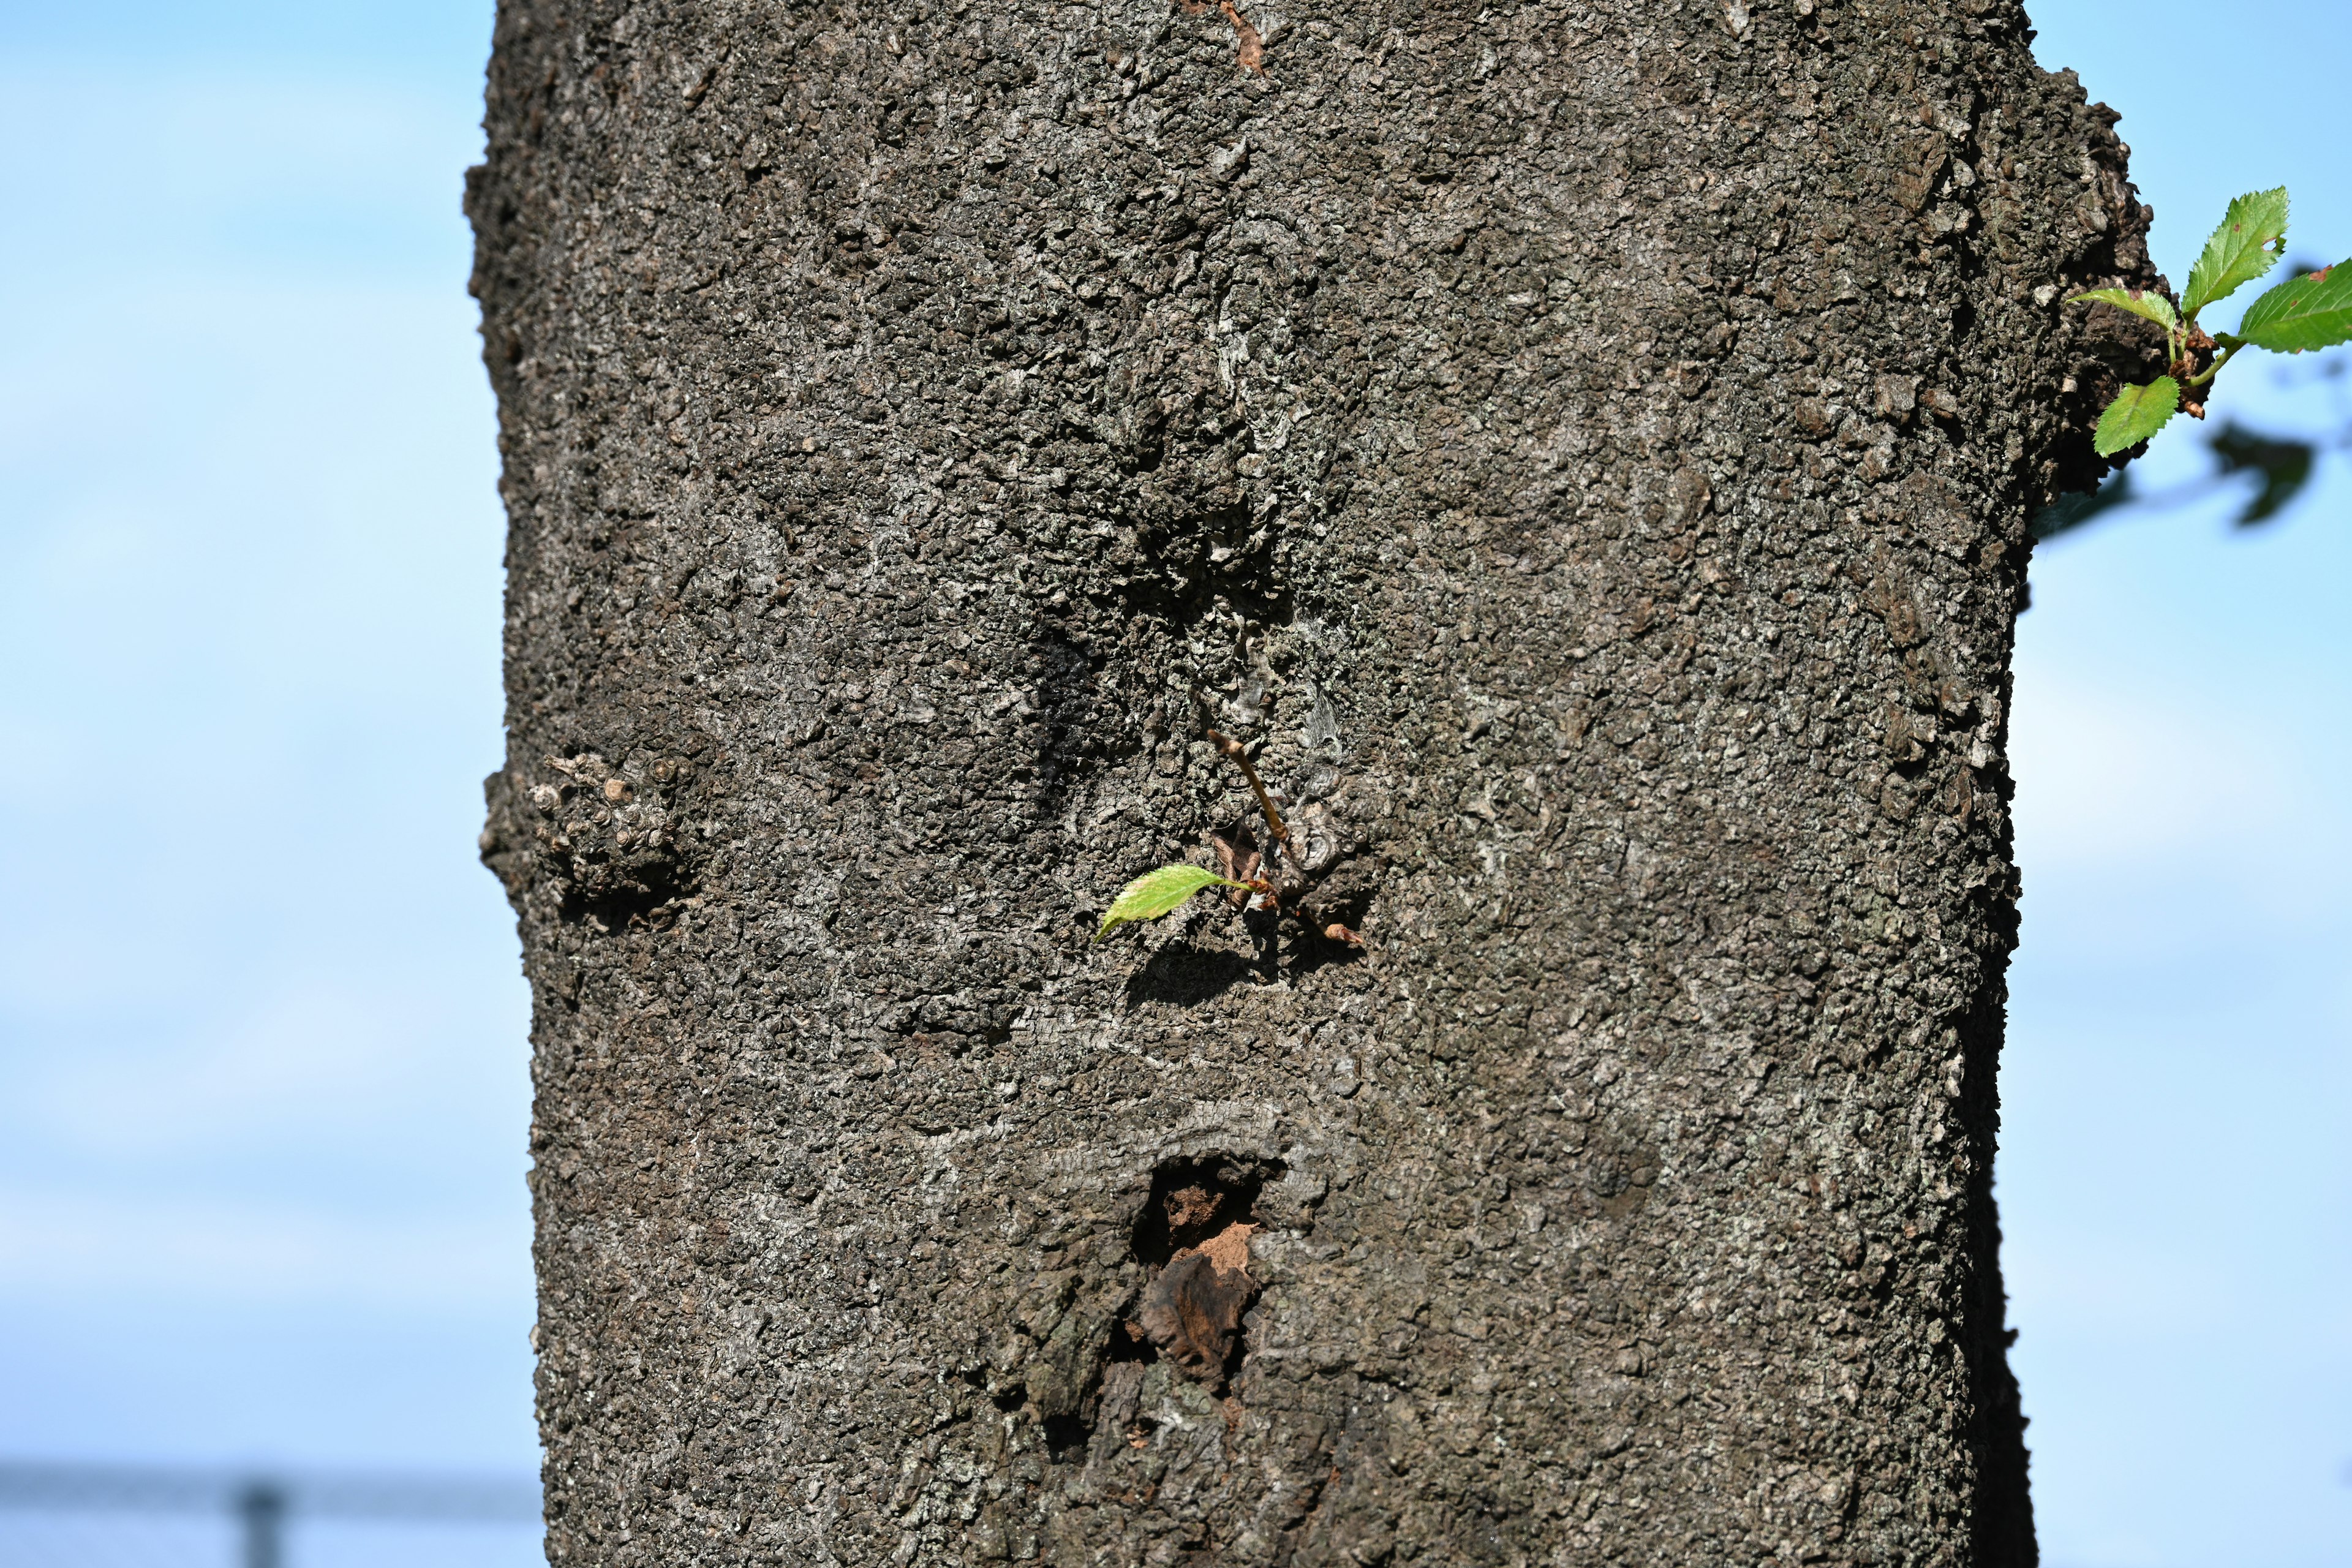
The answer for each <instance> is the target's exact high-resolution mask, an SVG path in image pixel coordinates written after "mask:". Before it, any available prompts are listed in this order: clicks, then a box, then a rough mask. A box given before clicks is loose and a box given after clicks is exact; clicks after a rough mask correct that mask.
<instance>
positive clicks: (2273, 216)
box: [2180, 185, 2286, 316]
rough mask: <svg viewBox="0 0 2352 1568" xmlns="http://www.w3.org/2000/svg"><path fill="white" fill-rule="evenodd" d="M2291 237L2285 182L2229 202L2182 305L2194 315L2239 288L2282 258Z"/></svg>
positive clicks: (2192, 273)
mask: <svg viewBox="0 0 2352 1568" xmlns="http://www.w3.org/2000/svg"><path fill="white" fill-rule="evenodd" d="M2285 240H2286V187H2285V186H2284V185H2281V186H2280V187H2279V188H2278V189H2277V190H2274V191H2249V192H2247V193H2246V194H2245V195H2242V196H2240V197H2239V198H2238V199H2237V200H2236V201H2233V202H2231V204H2230V210H2229V212H2228V213H2226V214H2224V215H2223V216H2222V218H2221V227H2219V228H2217V229H2215V230H2214V231H2213V237H2211V238H2210V239H2208V240H2207V241H2206V242H2205V254H2204V255H2202V256H2200V257H2199V258H2197V265H2196V266H2194V267H2192V268H2189V292H2188V293H2186V294H2183V295H2182V296H2181V297H2180V308H2181V309H2182V310H2186V311H2187V312H2188V313H2189V314H2190V315H2191V316H2194V315H2195V314H2196V313H2197V312H2198V311H2200V310H2203V309H2204V308H2205V307H2206V306H2208V305H2210V304H2211V303H2212V302H2213V301H2214V300H2224V299H2227V298H2229V297H2230V296H2231V294H2234V293H2236V292H2237V290H2238V288H2239V286H2240V285H2241V284H2244V283H2252V281H2253V280H2254V279H2257V278H2260V277H2261V276H2262V275H2263V273H2265V272H2268V271H2269V270H2270V269H2271V268H2273V267H2274V266H2276V265H2277V264H2278V258H2279V250H2280V248H2281V247H2283V245H2284V242H2285Z"/></svg>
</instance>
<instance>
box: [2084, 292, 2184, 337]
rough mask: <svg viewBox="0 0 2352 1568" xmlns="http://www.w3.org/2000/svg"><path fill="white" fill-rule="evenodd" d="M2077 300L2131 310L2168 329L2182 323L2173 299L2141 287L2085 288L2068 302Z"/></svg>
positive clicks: (2136, 314) (2134, 313)
mask: <svg viewBox="0 0 2352 1568" xmlns="http://www.w3.org/2000/svg"><path fill="white" fill-rule="evenodd" d="M2075 300H2097V301H2098V302H2099V303H2100V304H2102V305H2113V306H2114V307H2115V308H2116V310H2129V311H2130V312H2131V313H2132V314H2133V315H2135V316H2145V317H2147V319H2148V320H2149V321H2154V322H2155V323H2156V324H2157V325H2158V326H2159V327H2162V328H2163V329H2164V330H2165V331H2172V329H2173V328H2175V327H2177V326H2179V325H2180V318H2179V316H2177V315H2175V314H2174V313H2173V310H2172V301H2171V300H2168V299H2166V298H2165V297H2164V296H2163V295H2161V294H2158V293H2153V292H2150V291H2147V290H2145V289H2084V290H2083V292H2081V293H2080V294H2070V295H2068V296H2067V298H2066V302H2067V303H2068V304H2070V305H2071V304H2073V303H2074V301H2075Z"/></svg>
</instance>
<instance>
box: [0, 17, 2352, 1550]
mask: <svg viewBox="0 0 2352 1568" xmlns="http://www.w3.org/2000/svg"><path fill="white" fill-rule="evenodd" d="M2033 11H2034V15H2035V18H2036V21H2037V23H2038V24H2039V26H2041V29H2042V33H2041V37H2040V39H2039V41H2038V43H2037V46H2036V47H2037V50H2038V52H2039V53H2040V56H2041V58H2042V62H2043V64H2045V65H2047V66H2050V67H2052V68H2059V67H2073V68H2075V69H2077V70H2079V71H2080V72H2081V74H2082V76H2083V79H2084V82H2085V84H2086V85H2087V86H2088V88H2089V89H2090V91H2091V93H2092V96H2094V97H2095V98H2101V99H2105V100H2106V101H2107V102H2109V103H2111V104H2113V105H2115V106H2116V108H2117V109H2119V110H2122V111H2123V113H2124V117H2125V118H2124V121H2123V124H2122V126H2121V127H2120V130H2121V132H2122V133H2123V134H2124V136H2125V137H2126V140H2128V141H2129V142H2131V144H2132V146H2133V150H2134V156H2133V168H2134V172H2135V174H2136V175H2137V179H2138V181H2139V184H2140V188H2141V191H2142V194H2143V195H2144V196H2145V197H2146V198H2147V200H2149V201H2151V202H2152V203H2153V204H2154V205H2155V206H2156V209H2157V213H2158V220H2157V228H2156V237H2155V242H2156V249H2157V254H2158V262H2159V264H2160V265H2162V266H2163V267H2164V268H2166V269H2167V271H2168V272H2169V273H2170V275H2171V277H2172V279H2173V281H2174V282H2175V283H2176V284H2179V283H2180V282H2182V281H2184V280H2185V279H2186V275H2187V271H2188V265H2189V260H2190V259H2191V258H2193V256H2194V253H2195V251H2196V249H2197V247H2199V246H2200V243H2201V241H2202V239H2203V237H2204V235H2205V233H2206V232H2207V230H2208V229H2209V228H2210V226H2212V224H2213V223H2214V222H2215V221H2216V220H2217V219H2218V218H2219V216H2220V215H2221V211H2222V208H2223V207H2224V205H2226V203H2227V201H2228V199H2229V198H2230V197H2231V195H2235V194H2237V193H2238V192H2240V191H2242V190H2246V189H2249V188H2252V187H2255V186H2266V185H2272V184H2287V185H2289V186H2290V187H2291V188H2292V189H2293V191H2294V196H2295V207H2296V213H2297V219H2296V223H2295V226H2294V230H2293V233H2292V234H2291V237H2290V241H2289V250H2290V253H2291V254H2292V255H2294V256H2296V257H2307V258H2312V259H2314V260H2316V261H2333V260H2338V259H2341V258H2344V257H2345V256H2347V254H2352V175H2347V172H2346V168H2345V165H2344V163H2343V160H2342V159H2341V157H2340V155H2339V153H2338V149H2339V147H2340V140H2341V139H2340V135H2339V133H2338V132H2337V116H2336V112H2335V111H2336V109H2337V107H2338V104H2337V100H2338V98H2339V96H2340V94H2341V90H2342V88H2341V84H2342V81H2343V79H2344V76H2345V70H2346V67H2347V63H2352V20H2347V18H2346V17H2345V16H2343V15H2341V14H2340V13H2338V12H2337V11H2336V10H2334V9H2332V8H2326V7H2312V6H2309V5H2298V6H2294V7H2290V6H2288V5H2284V4H2272V3H2269V0H2263V3H2260V4H2254V3H2247V4H2241V5H2236V6H2234V7H2232V8H2231V11H2230V13H2229V16H2228V19H2227V24H2226V26H2225V27H2224V28H2223V29H2222V30H2221V32H2220V33H2219V34H2218V36H2208V35H2200V34H2198V33H2196V32H2195V31H2194V29H2195V28H2196V27H2197V26H2200V23H2201V22H2202V19H2204V18H2209V17H2210V16H2213V15H2215V13H2212V12H2210V10H2207V9H2205V8H2203V7H2191V6H2190V5H2186V4H2181V3H2178V0H2147V3H2145V4H2140V5H2133V6H2131V7H2129V8H2128V10H2126V8H2125V7H2122V6H2120V5H2115V4H2113V3H2112V0H2109V3H2102V4H2093V3H2090V0H2043V3H2042V4H2041V5H2036V6H2034V7H2033ZM2126 16H2127V17H2128V26H2125V25H2123V23H2122V18H2125V17H2126ZM489 23H490V6H489V4H488V0H397V3H394V0H373V3H369V4H361V3H357V0H178V3H176V4H161V3H152V0H147V3H131V0H122V3H112V0H80V3H79V4H77V5H70V6H66V5H32V4H27V3H26V0H0V213H4V214H5V225H6V226H5V233H6V236H7V238H8V243H7V244H6V245H5V246H0V298H5V300H6V304H5V310H4V311H0V321H5V325H6V331H5V333H0V668H5V670H6V671H7V674H6V677H5V679H0V733H4V734H5V735H6V736H7V737H8V746H7V752H6V754H8V755H12V756H14V757H15V758H16V762H15V763H13V764H12V765H10V766H8V767H6V768H5V769H0V813H5V817H6V819H7V820H8V821H9V822H11V823H12V824H13V825H14V826H13V827H12V828H11V829H10V830H9V831H8V832H7V833H6V834H5V836H0V887H5V892H6V896H5V899H0V1564H11V1565H13V1564H33V1563H77V1564H79V1563H124V1564H149V1563H184V1564H190V1565H202V1564H212V1563H233V1562H240V1561H243V1562H248V1563H250V1562H254V1561H257V1559H255V1558H253V1557H251V1556H250V1555H247V1556H240V1555H239V1553H240V1552H248V1550H249V1549H248V1547H247V1545H246V1544H245V1543H246V1542H248V1541H250V1540H252V1539H257V1531H258V1532H259V1533H262V1534H267V1535H268V1536H269V1537H270V1538H271V1539H273V1540H275V1541H276V1542H278V1548H277V1549H278V1552H280V1553H281V1560H282V1561H283V1562H284V1563H287V1564H289V1565H299V1568H325V1565H328V1564H359V1563H394V1562H402V1563H412V1562H417V1561H430V1562H434V1563H451V1564H476V1563H478V1564H482V1565H485V1568H488V1565H489V1564H499V1565H507V1564H516V1565H520V1564H522V1563H530V1562H534V1561H536V1560H537V1557H538V1533H537V1530H536V1527H535V1525H534V1524H533V1523H532V1522H531V1515H532V1508H533V1501H532V1500H533V1498H534V1497H535V1491H534V1483H533V1472H534V1467H535V1464H536V1454H537V1447H536V1441H535V1436H534V1433H533V1429H532V1426H531V1414H530V1352H529V1349H528V1346H527V1343H526V1337H525V1336H526V1334H527V1331H528V1330H529V1328H530V1321H531V1318H532V1306H531V1283H530V1254H529V1242H530V1226H529V1215H528V1205H527V1201H526V1197H525V1194H524V1189H523V1183H522V1175H523V1169H524V1164H525V1155H524V1148H525V1131H526V1126H527V1120H528V1114H529V1111H528V1096H529V1086H528V1078H527V1071H526V1047H525V1040H524V1030H525V1024H526V1014H527V1003H526V997H525V994H524V990H523V987H522V984H521V982H520V978H519V975H518V971H517V963H516V954H515V947H514V937H513V933H512V928H511V925H510V923H509V919H508V916H507V911H506V909H505V907H504V904H503V901H502V900H501V898H500V896H499V889H498V888H497V886H496V884H495V883H493V882H492V880H491V879H490V878H489V876H488V874H487V873H486V872H484V871H482V870H481V869H480V868H478V866H477V865H476V864H475V862H474V858H473V843H474V837H475V833H476V831H477V829H478V825H479V821H480V816H481V802H480V795H479V780H480V778H481V776H482V775H483V774H484V773H488V771H489V770H490V769H491V768H492V767H494V766H496V765H497V764H498V763H499V757H500V745H501V742H500V731H499V669H498V656H499V551H500V533H501V527H502V523H501V519H500V516H499V508H498V503H497V495H496V490H495V479H496V472H497V453H496V448H495V445H494V425H493V420H492V411H491V407H490V402H489V397H488V391H487V388H486V386H485V384H484V380H483V376H482V373H481V369H480V366H479V363H478V359H477V345H476V340H475V336H474V324H475V311H474V307H473V303H472V301H471V300H468V299H467V296H466V293H465V279H466V274H467V262H468V244H469V241H468V237H467V231H466V227H465V224H464V222H463V219H462V218H461V216H460V215H459V213H458V206H457V202H458V190H459V183H460V179H461V176H462V174H463V171H464V170H465V168H466V166H467V164H469V163H473V162H475V161H476V160H477V159H478V155H479V148H480V132H479V129H478V121H479V118H480V91H481V72H482V64H483V58H484V56H485V53H486V51H487V48H488V37H489ZM2179 40H2188V41H2186V42H2182V41H2179ZM2184 59H2193V60H2194V61H2195V63H2196V69H2195V71H2194V72H2193V73H2188V74H2189V75H2193V78H2194V80H2195V83H2196V85H2195V86H2194V88H2193V89H2185V88H2184V86H2183V82H2184V68H2183V66H2182V61H2183V60H2184ZM2252 293H2253V290H2248V291H2247V293H2246V294H2245V295H2244V296H2242V299H2250V298H2251V297H2252ZM2241 302H2242V300H2235V301H2232V302H2231V305H2230V306H2228V307H2225V308H2223V309H2222V310H2219V311H2217V312H2216V313H2215V316H2214V321H2213V323H2212V324H2227V323H2228V322H2230V321H2232V320H2234V317H2235V312H2236V309H2237V307H2238V305H2239V304H2240V303H2241ZM2341 370H2342V367H2341V365H2340V363H2338V364H2335V365H2333V366H2332V367H2331V365H2330V364H2329V363H2327V362H2326V361H2318V362H2315V360H2314V359H2313V358H2312V357H2311V356H2305V358H2304V359H2301V360H2297V361H2294V362H2283V361H2279V360H2277V359H2273V358H2268V357H2265V356H2257V355H2249V356H2247V358H2246V359H2245V360H2244V361H2242V362H2241V363H2240V364H2239V365H2238V366H2236V367H2233V368H2232V369H2231V372H2230V373H2228V377H2227V379H2226V381H2225V383H2224V385H2223V389H2222V392H2221V398H2220V400H2219V403H2218V404H2217V413H2222V412H2225V413H2227V414H2230V415H2231V416H2235V417H2236V418H2237V419H2238V420H2239V421H2240V423H2241V424H2242V426H2246V427H2248V428H2250V429H2252V430H2254V431H2257V432H2259V433H2261V434H2262V435H2263V437H2267V438H2270V439H2271V440H2273V442H2274V443H2275V442H2276V441H2277V440H2279V439H2281V438H2293V439H2300V440H2301V441H2303V442H2305V444H2306V447H2307V451H2308V454H2309V456H2310V457H2311V458H2312V459H2313V467H2312V469H2311V475H2310V479H2309V482H2308V483H2307V484H2306V485H2305V486H2304V487H2303V488H2302V489H2300V491H2299V492H2298V493H2296V494H2295V495H2294V497H2293V498H2292V500H2289V501H2288V503H2287V504H2286V505H2285V506H2284V508H2283V509H2282V510H2279V511H2278V512H2276V513H2275V514H2274V515H2273V516H2271V517H2270V518H2268V519H2267V520H2266V521H2258V522H2256V523H2254V524H2252V525H2251V526H2242V525H2239V524H2238V523H2236V522H2235V521H2233V520H2234V519H2236V518H2238V517H2239V516H2241V515H2242V513H2243V512H2244V511H2245V510H2247V505H2248V502H2249V500H2250V499H2251V498H2252V496H2253V495H2254V494H2255V493H2256V492H2257V490H2258V489H2259V487H2260V486H2261V484H2262V482H2263V479H2264V474H2263V472H2262V471H2261V469H2260V468H2259V467H2258V468H2255V469H2252V470H2248V469H2245V468H2243V466H2242V465H2241V468H2240V470H2239V471H2238V472H2236V473H2235V474H2234V476H2222V477H2221V478H2219V479H2217V478H2216V476H2217V475H2221V464H2220V462H2219V461H2218V460H2217V457H2216V455H2215V453H2214V451H2213V449H2212V447H2211V445H2210V437H2212V436H2214V435H2215V434H2216V429H2217V427H2218V426H2219V425H2220V424H2221V421H2220V419H2218V418H2217V419H2216V421H2215V422H2214V424H2213V425H2212V426H2194V425H2191V424H2190V423H2189V422H2188V421H2185V420H2183V421H2177V422H2176V423H2175V426H2174V427H2173V428H2172V429H2170V430H2168V431H2167V432H2166V433H2165V434H2164V435H2163V436H2162V437H2159V438H2158V442H2157V444H2156V447H2155V449H2154V451H2153V452H2152V453H2151V455H2150V456H2149V458H2147V460H2146V462H2144V463H2143V464H2141V465H2139V466H2138V468H2136V469H2135V490H2136V492H2137V494H2138V495H2139V496H2141V497H2143V498H2146V499H2144V500H2139V501H2137V502H2133V503H2129V504H2125V505H2120V506H2115V507H2111V508H2109V509H2108V510H2105V511H2104V512H2102V513H2101V514H2100V515H2098V516H2097V517H2095V519H2093V520H2092V521H2088V522H2086V523H2084V524H2083V525H2082V526H2080V527H2077V528H2074V529H2073V530H2071V531H2066V532H2064V533H2062V534H2059V535H2058V536H2057V537H2055V538H2053V539H2052V540H2051V541H2050V542H2047V543H2045V544H2044V545H2043V546H2042V549H2041V550H2040V552H2038V553H2037V555H2036V557H2035V560H2034V563H2033V592H2034V605H2033V608H2032V610H2031V612H2029V613H2028V615H2027V616H2026V617H2025V620H2024V623H2023V626H2022V628H2021V639H2020V648H2019V656H2018V658H2019V662H2018V683H2017V698H2016V706H2015V720H2014V725H2015V745H2014V754H2015V763H2016V769H2017V773H2018V775H2019V778H2020V786H2019V797H2018V807H2017V815H2018V822H2019V833H2020V853H2021V858H2022V860H2023V862H2024V867H2025V887H2026V893H2025V900H2024V921H2025V925H2024V946H2023V949H2022V951H2021V952H2020V954H2019V956H2018V960H2017V963H2016V965H2015V968H2014V970H2013V972H2012V1003H2011V1037H2010V1047H2009V1053H2008V1058H2007V1063H2006V1067H2005V1070H2004V1076H2003V1094H2004V1101H2005V1107H2006V1110H2005V1117H2006V1120H2005V1127H2004V1134H2003V1144H2002V1150H2001V1156H2000V1199H2001V1205H2002V1218H2003V1221H2004V1224H2005V1226H2006V1232H2007V1250H2006V1255H2005V1256H2006V1263H2007V1268H2008V1279H2009V1285H2010V1289H2011V1321H2012V1322H2013V1323H2014V1324H2016V1325H2017V1326H2018V1327H2019V1328H2020V1330H2021V1337H2020V1339H2019V1342H2018V1344H2017V1348H2016V1351H2015V1358H2016V1366H2017V1369H2018V1372H2019V1374H2020V1376H2021V1380H2022V1381H2023V1384H2024V1390H2025V1403H2026V1409H2027V1412H2028V1414H2029V1415H2031V1416H2032V1421H2033V1426H2032V1431H2031V1433H2030V1440H2031V1442H2032V1448H2033V1475H2034V1486H2035V1505H2036V1510H2037V1512H2038V1515H2039V1518H2040V1521H2041V1530H2042V1547H2043V1558H2044V1561H2045V1562H2046V1563H2050V1564H2052V1565H2053V1568H2192V1565H2193V1568H2206V1565H2210V1564H2218V1563H2231V1564H2238V1563H2245V1564H2264V1565H2269V1568H2320V1565H2323V1564H2327V1565H2341V1564H2346V1563H2352V1204H2348V1203H2347V1198H2352V1138H2347V1136H2346V1132H2345V1120H2346V1110H2347V1101H2352V965H2347V963H2346V962H2345V960H2344V956H2343V955H2344V953H2345V952H2346V948H2347V939H2352V914H2347V907H2352V906H2347V896H2346V893H2345V889H2346V887H2347V884H2352V834H2347V828H2346V826H2345V822H2344V813H2343V811H2342V802H2343V799H2344V796H2345V786H2344V784H2343V781H2344V779H2345V778H2346V777H2347V772H2352V769H2348V768H2347V764H2352V756H2347V746H2348V745H2352V742H2347V724H2346V720H2347V711H2346V698H2345V693H2346V691H2347V688H2352V619H2348V618H2347V615H2346V599H2347V594H2346V587H2347V584H2352V527H2347V501H2352V463H2347V460H2346V458H2345V456H2344V455H2343V454H2342V453H2341V452H2340V451H2339V450H2338V449H2337V448H2338V444H2339V443H2340V441H2341V440H2342V438H2343V437H2344V436H2345V435H2346V433H2347V428H2352V408H2347V406H2346V405H2345V404H2344V402H2343V400H2342V392H2343V388H2344V382H2343V381H2342V380H2341V379H2340V375H2341ZM2268 461H2269V469H2270V472H2271V473H2273V474H2277V473H2282V472H2284V470H2286V469H2291V468H2293V467H2294V460H2293V458H2292V455H2291V454H2290V456H2289V457H2288V458H2279V457H2278V455H2277V453H2275V452H2273V454H2272V456H2271V458H2270V459H2268ZM259 1516H268V1517H267V1518H259ZM257 1518H259V1522H258V1523H257ZM265 1527H266V1528H265Z"/></svg>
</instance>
